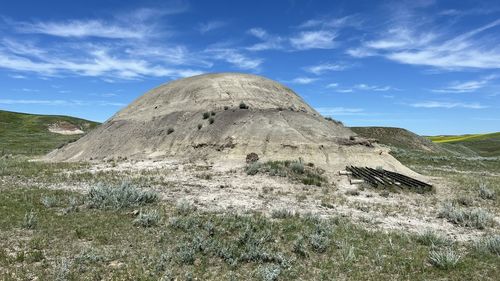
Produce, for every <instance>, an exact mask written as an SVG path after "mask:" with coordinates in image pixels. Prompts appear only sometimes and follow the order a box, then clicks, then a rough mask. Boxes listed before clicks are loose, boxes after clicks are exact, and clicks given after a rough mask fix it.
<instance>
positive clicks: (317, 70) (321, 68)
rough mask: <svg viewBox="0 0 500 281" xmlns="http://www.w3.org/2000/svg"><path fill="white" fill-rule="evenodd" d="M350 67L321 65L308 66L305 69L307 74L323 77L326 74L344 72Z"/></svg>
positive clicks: (334, 64) (333, 64) (338, 64)
mask: <svg viewBox="0 0 500 281" xmlns="http://www.w3.org/2000/svg"><path fill="white" fill-rule="evenodd" d="M348 67H349V66H348V65H346V64H341V63H321V64H317V65H312V66H308V67H306V68H305V70H306V71H307V72H310V73H313V74H316V75H321V74H323V73H325V72H329V71H342V70H345V69H346V68H348Z"/></svg>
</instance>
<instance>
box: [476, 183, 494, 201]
mask: <svg viewBox="0 0 500 281" xmlns="http://www.w3.org/2000/svg"><path fill="white" fill-rule="evenodd" d="M479 197H481V198H482V199H485V200H486V199H487V200H494V199H495V191H494V190H491V189H489V188H488V187H487V186H486V184H485V183H481V184H480V185H479Z"/></svg>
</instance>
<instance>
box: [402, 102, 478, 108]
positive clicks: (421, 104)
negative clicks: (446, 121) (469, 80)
mask: <svg viewBox="0 0 500 281" xmlns="http://www.w3.org/2000/svg"><path fill="white" fill-rule="evenodd" d="M410 106H412V107H417V108H448V109H449V108H468V109H483V108H487V106H484V105H481V104H480V103H476V102H475V103H464V102H441V101H423V102H417V103H413V104H410Z"/></svg>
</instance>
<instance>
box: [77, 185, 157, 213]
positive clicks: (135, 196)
mask: <svg viewBox="0 0 500 281" xmlns="http://www.w3.org/2000/svg"><path fill="white" fill-rule="evenodd" d="M157 200H158V195H157V194H156V193H155V192H152V191H144V190H140V189H138V188H136V187H134V186H132V185H130V184H128V183H122V184H121V185H120V186H119V187H111V186H106V185H102V184H100V185H98V186H95V187H92V188H91V189H90V191H89V192H88V193H87V195H86V203H87V206H88V207H89V208H93V209H114V210H119V209H123V208H128V207H133V206H142V205H145V204H149V203H153V202H155V201H157Z"/></svg>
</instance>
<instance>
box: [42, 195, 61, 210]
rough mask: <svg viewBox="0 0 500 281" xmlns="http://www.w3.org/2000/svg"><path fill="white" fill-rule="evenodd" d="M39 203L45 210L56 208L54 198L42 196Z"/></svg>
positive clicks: (56, 201)
mask: <svg viewBox="0 0 500 281" xmlns="http://www.w3.org/2000/svg"><path fill="white" fill-rule="evenodd" d="M40 202H41V203H42V205H44V206H45V207H46V208H52V207H55V206H57V204H58V200H57V198H56V197H55V196H44V197H42V199H40Z"/></svg>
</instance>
